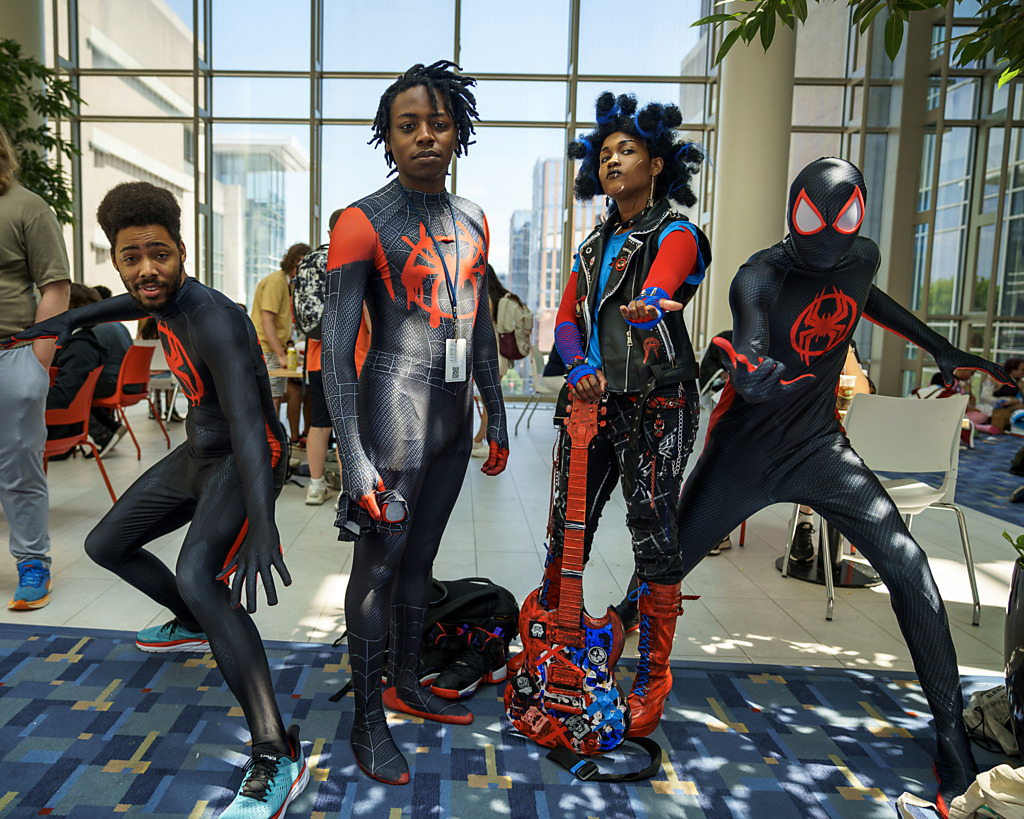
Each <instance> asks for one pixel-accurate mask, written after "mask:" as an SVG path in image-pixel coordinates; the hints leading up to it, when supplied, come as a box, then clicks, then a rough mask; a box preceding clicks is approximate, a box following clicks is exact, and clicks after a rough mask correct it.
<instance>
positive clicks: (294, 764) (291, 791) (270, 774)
mask: <svg viewBox="0 0 1024 819" xmlns="http://www.w3.org/2000/svg"><path fill="white" fill-rule="evenodd" d="M288 743H289V744H290V745H291V747H292V756H277V755H275V754H270V753H263V752H259V751H257V752H256V754H255V755H254V756H253V758H252V759H251V760H250V761H249V764H248V765H246V769H245V778H244V779H243V780H242V787H240V788H239V789H238V795H237V796H236V797H235V798H234V799H233V800H232V802H231V804H230V805H228V808H227V810H225V811H224V813H222V814H221V815H220V819H278V817H281V816H284V815H285V814H286V813H287V812H288V806H289V805H290V804H291V803H292V801H293V800H294V799H295V798H296V797H297V796H298V795H299V794H300V793H302V792H303V791H304V790H305V789H306V785H307V784H308V783H309V766H307V765H306V760H305V758H304V757H303V756H302V746H301V745H300V744H299V726H298V725H293V726H292V727H291V728H289V729H288Z"/></svg>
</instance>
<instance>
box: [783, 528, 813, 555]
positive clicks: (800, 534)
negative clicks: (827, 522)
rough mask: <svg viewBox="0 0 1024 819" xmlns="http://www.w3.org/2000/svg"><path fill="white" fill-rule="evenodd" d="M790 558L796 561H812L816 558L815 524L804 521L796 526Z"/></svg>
mask: <svg viewBox="0 0 1024 819" xmlns="http://www.w3.org/2000/svg"><path fill="white" fill-rule="evenodd" d="M789 559H790V560H792V561H794V562H795V563H810V562H811V561H812V560H814V525H813V524H811V523H807V522H806V521H804V522H803V523H798V524H797V526H796V534H795V535H794V536H793V548H792V549H790V550H789Z"/></svg>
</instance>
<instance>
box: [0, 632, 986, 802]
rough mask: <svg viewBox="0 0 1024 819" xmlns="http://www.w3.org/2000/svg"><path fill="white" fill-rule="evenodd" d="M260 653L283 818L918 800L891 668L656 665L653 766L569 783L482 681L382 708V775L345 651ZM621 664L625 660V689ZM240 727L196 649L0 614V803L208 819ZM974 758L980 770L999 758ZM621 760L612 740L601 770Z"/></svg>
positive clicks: (240, 754) (923, 761) (235, 753)
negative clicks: (293, 727)
mask: <svg viewBox="0 0 1024 819" xmlns="http://www.w3.org/2000/svg"><path fill="white" fill-rule="evenodd" d="M268 653H269V654H270V659H271V665H272V668H273V673H274V678H275V680H276V687H277V696H278V702H279V703H280V705H281V707H282V708H283V709H284V711H285V722H286V723H291V722H295V723H298V724H299V725H300V726H301V729H302V742H303V749H304V751H305V753H306V756H307V759H308V760H309V762H310V766H311V768H312V777H311V780H310V784H309V787H308V788H307V789H306V791H305V792H304V793H303V794H302V796H301V797H300V798H299V800H298V801H297V802H296V803H294V804H293V805H292V808H291V809H290V810H289V813H288V815H289V816H302V817H316V818H317V819H327V817H359V819H378V818H379V819H404V818H405V817H412V818H414V819H434V817H437V819H442V818H443V817H464V818H465V819H476V818H477V817H489V816H508V817H512V819H527V817H529V819H533V817H538V819H549V817H555V818H556V819H587V817H602V819H608V818H615V817H637V818H638V819H639V818H640V817H688V819H695V818H697V817H737V818H739V817H743V818H744V819H747V818H748V817H750V818H752V819H760V817H771V819H788V817H792V818H793V819H797V818H798V817H799V819H808V818H810V819H826V817H829V818H830V819H837V818H839V819H845V818H846V817H892V816H894V815H895V810H894V799H895V798H896V797H897V796H898V795H899V794H900V793H901V792H902V791H904V790H910V791H913V792H915V793H918V794H919V795H922V796H926V797H929V798H931V797H933V796H934V780H933V778H932V773H931V761H930V756H929V754H930V751H931V748H932V744H933V739H932V730H931V728H930V726H929V718H928V716H927V714H926V712H925V711H924V709H925V705H924V700H923V697H922V695H921V691H920V687H919V686H918V685H917V683H916V682H915V681H914V680H913V678H912V677H911V676H909V675H901V674H885V675H882V674H871V673H865V672H856V671H843V670H838V669H809V668H789V667H761V666H758V667H752V666H749V665H731V664H730V665H725V664H707V665H697V664H694V663H678V664H674V669H675V686H674V688H673V691H672V695H671V699H670V702H669V706H668V708H667V709H666V716H665V719H663V720H662V723H661V726H660V727H659V729H658V730H657V731H656V732H655V734H654V735H653V737H654V738H655V739H656V740H658V741H659V742H660V743H661V745H662V747H663V748H665V749H666V751H667V753H666V755H665V756H664V761H663V766H662V770H661V771H660V772H659V774H658V775H657V776H656V777H655V778H654V779H653V780H650V781H646V782H641V783H636V784H629V785H623V784H608V783H585V782H581V781H579V780H576V779H574V778H573V777H572V776H571V775H570V774H568V773H567V772H566V771H564V770H562V769H561V768H559V767H558V766H556V765H555V764H554V763H553V762H550V761H549V760H547V759H545V758H544V752H545V749H541V748H539V747H538V746H536V745H534V744H532V743H530V742H527V741H526V740H525V739H523V738H522V737H520V736H518V735H517V734H514V733H513V732H512V730H511V727H510V724H509V723H508V721H507V720H506V719H505V718H504V713H503V708H502V705H501V700H500V694H501V689H500V687H491V686H488V687H485V688H483V689H482V690H481V691H480V692H478V693H477V695H476V696H475V697H473V699H472V700H470V701H469V705H470V706H471V708H472V710H473V712H474V713H475V715H476V719H475V721H474V723H473V724H472V725H471V726H441V725H438V724H435V723H428V722H423V721H422V720H419V719H415V718H398V717H393V718H392V720H391V723H392V731H393V733H394V735H395V738H396V741H397V742H398V743H399V745H400V747H401V748H402V749H403V751H404V752H405V754H406V757H407V758H408V759H409V762H410V765H411V767H412V768H413V780H412V782H411V783H410V784H409V785H407V786H404V787H400V788H395V787H388V786H385V785H381V784H379V783H376V782H373V781H372V780H370V779H368V778H367V777H365V776H363V775H361V774H360V773H359V771H358V769H357V768H356V766H355V763H354V760H353V758H352V753H351V750H350V749H349V746H348V740H347V737H348V731H349V728H350V726H351V722H352V695H351V694H349V695H348V696H347V697H345V698H344V699H343V700H342V701H341V702H338V703H333V702H331V701H330V700H329V697H330V695H331V694H332V693H333V692H335V691H336V690H337V689H338V688H339V687H340V685H341V684H342V683H344V682H345V681H346V680H347V678H348V673H347V669H348V657H347V655H346V653H345V651H344V649H335V648H331V647H328V646H321V645H307V644H282V643H279V644H270V645H269V646H268ZM629 675H630V672H629V671H628V669H627V668H626V664H624V666H623V669H622V675H621V683H622V685H623V686H624V687H626V686H628V684H629ZM995 682H996V681H995V680H993V679H991V678H987V679H986V678H974V679H971V680H967V681H965V689H966V690H967V691H968V693H969V691H970V690H974V689H976V688H986V687H990V686H991V685H993V684H995ZM246 736H247V731H246V727H245V722H244V720H243V718H242V716H241V713H240V712H239V709H238V707H237V706H236V705H235V704H234V700H233V698H232V696H231V694H230V692H228V690H227V688H226V686H225V685H224V683H223V680H222V678H221V675H220V673H219V672H218V670H217V668H216V666H215V664H214V662H213V660H212V659H211V658H210V657H209V655H159V654H157V655H154V654H144V653H142V652H140V651H138V650H136V648H135V646H134V642H133V638H132V635H129V634H128V633H122V632H89V633H86V632H84V631H78V630H75V629H46V630H32V629H31V628H29V627H26V626H21V625H0V758H2V764H0V771H2V776H0V816H3V817H8V816H10V817H14V816H17V817H27V816H54V817H58V816H60V817H99V816H105V817H109V816H114V815H117V814H120V813H129V814H134V815H147V816H152V817H189V819H200V817H204V818H205V817H212V816H216V815H217V814H218V813H219V812H220V811H221V810H222V809H223V808H224V807H225V806H226V805H227V804H228V802H230V800H231V798H232V796H233V794H234V791H235V789H236V788H237V787H238V785H239V783H240V781H241V776H242V765H243V764H244V762H245V760H246V758H247V753H246V749H245V747H244V742H245V738H246ZM978 756H979V763H981V764H982V765H983V767H990V766H991V765H993V764H996V763H997V762H999V761H1002V760H1001V759H1000V758H998V757H994V756H992V755H985V754H982V753H979V754H978ZM640 762H641V760H639V759H638V758H636V757H634V758H632V759H626V758H624V757H623V756H622V755H616V756H615V758H614V759H612V760H611V761H610V763H609V761H605V762H602V767H604V768H605V769H606V770H607V769H610V768H611V767H614V766H616V765H617V766H618V767H620V768H621V767H623V766H626V765H627V763H633V764H632V765H631V767H632V768H633V769H638V768H639V767H642V766H641V764H640Z"/></svg>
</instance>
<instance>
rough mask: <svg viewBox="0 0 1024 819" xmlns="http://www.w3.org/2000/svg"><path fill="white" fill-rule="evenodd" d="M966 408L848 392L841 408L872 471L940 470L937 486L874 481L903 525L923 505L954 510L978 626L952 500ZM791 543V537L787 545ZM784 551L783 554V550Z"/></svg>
mask: <svg viewBox="0 0 1024 819" xmlns="http://www.w3.org/2000/svg"><path fill="white" fill-rule="evenodd" d="M966 408H967V396H966V395H954V396H950V397H949V398H942V399H939V400H936V401H920V400H917V399H915V398H891V397H889V396H885V395H868V394H859V395H855V396H854V397H853V402H852V403H851V404H850V408H849V410H848V411H847V413H846V419H845V426H846V435H847V437H848V438H849V439H850V444H851V445H852V446H853V449H854V451H855V452H856V453H857V454H858V455H859V456H860V457H861V458H862V459H863V460H864V463H865V464H866V465H867V466H868V467H869V468H870V469H872V470H873V471H875V472H913V473H921V472H942V473H943V478H942V483H941V484H940V485H939V486H938V487H932V486H929V485H928V484H926V483H922V482H921V481H919V480H917V479H916V478H884V479H880V480H881V482H882V486H883V488H884V489H885V491H886V492H888V493H889V496H890V497H891V498H892V500H893V502H894V503H895V504H896V508H897V509H898V510H899V512H900V514H901V515H903V516H904V518H905V520H906V522H907V527H908V528H909V527H910V523H911V518H912V517H913V516H914V515H918V514H920V513H921V512H923V511H924V510H925V509H946V510H949V511H951V512H954V513H955V514H956V518H957V522H958V523H959V524H960V541H961V543H962V544H963V548H964V561H965V563H966V564H967V577H968V579H969V580H970V583H971V594H972V596H973V597H974V616H973V619H972V622H973V623H974V625H978V624H979V623H980V622H981V602H980V600H979V599H978V583H977V580H976V579H975V576H974V557H973V556H972V555H971V543H970V540H969V538H968V536H967V523H966V521H965V520H964V514H963V512H962V511H960V508H959V507H958V506H957V505H956V504H955V503H953V496H954V495H955V493H956V476H957V467H958V462H959V458H960V429H961V421H962V419H963V416H964V411H965V410H966ZM795 517H796V516H795V515H794V521H795ZM794 528H795V522H794ZM791 535H792V533H791ZM792 542H793V541H792V537H791V538H790V545H792ZM822 551H823V554H824V558H825V575H826V579H827V580H831V577H832V566H831V556H830V555H829V550H828V548H827V545H823V546H822ZM786 556H787V558H788V557H789V550H788V549H787V551H786ZM827 588H828V595H829V599H828V612H827V615H826V618H827V619H829V620H831V619H832V599H833V594H832V588H831V584H830V583H827Z"/></svg>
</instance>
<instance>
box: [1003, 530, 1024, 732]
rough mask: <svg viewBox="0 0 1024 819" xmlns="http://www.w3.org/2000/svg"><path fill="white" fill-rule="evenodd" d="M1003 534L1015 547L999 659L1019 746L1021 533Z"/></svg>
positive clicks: (1023, 615)
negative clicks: (1004, 673) (1001, 650)
mask: <svg viewBox="0 0 1024 819" xmlns="http://www.w3.org/2000/svg"><path fill="white" fill-rule="evenodd" d="M1003 537H1005V538H1006V539H1007V540H1008V541H1010V545H1012V546H1013V548H1014V549H1016V550H1017V560H1016V561H1015V562H1014V564H1013V575H1012V576H1011V578H1010V599H1009V600H1008V601H1007V603H1006V624H1005V626H1004V627H1003V662H1004V669H1005V672H1006V696H1007V698H1008V699H1009V701H1010V722H1011V724H1012V725H1013V733H1014V734H1015V735H1016V737H1017V744H1018V746H1020V745H1022V744H1024V535H1018V536H1017V539H1016V540H1014V539H1013V538H1012V537H1010V534H1009V533H1008V532H1003Z"/></svg>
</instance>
